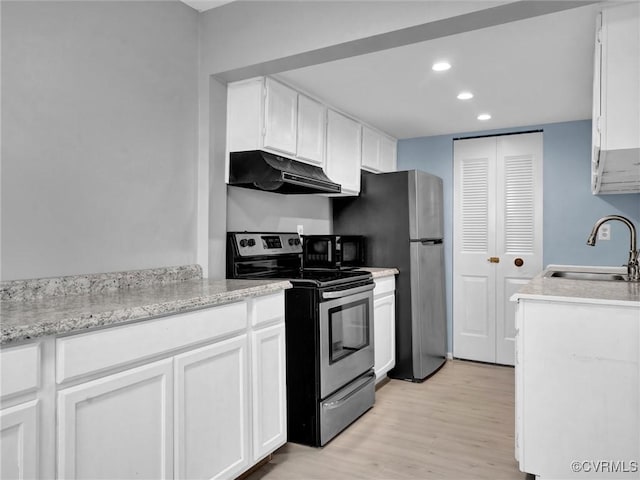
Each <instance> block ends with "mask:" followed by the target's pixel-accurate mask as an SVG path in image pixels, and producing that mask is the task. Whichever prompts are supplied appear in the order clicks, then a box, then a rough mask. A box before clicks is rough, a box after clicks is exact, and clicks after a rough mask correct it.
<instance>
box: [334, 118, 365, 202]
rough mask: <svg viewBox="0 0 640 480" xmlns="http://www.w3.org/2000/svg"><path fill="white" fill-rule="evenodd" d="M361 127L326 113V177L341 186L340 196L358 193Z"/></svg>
mask: <svg viewBox="0 0 640 480" xmlns="http://www.w3.org/2000/svg"><path fill="white" fill-rule="evenodd" d="M361 135H362V126H361V125H360V124H359V123H358V122H356V121H355V120H352V119H350V118H348V117H345V116H344V115H342V114H340V113H338V112H335V111H333V110H329V111H328V113H327V160H326V162H327V169H326V171H327V176H328V177H329V178H330V179H331V180H333V181H334V182H336V183H339V184H340V185H342V194H346V195H357V194H358V193H359V192H360V159H361V146H362V143H361V142H362V140H361V138H362V137H361Z"/></svg>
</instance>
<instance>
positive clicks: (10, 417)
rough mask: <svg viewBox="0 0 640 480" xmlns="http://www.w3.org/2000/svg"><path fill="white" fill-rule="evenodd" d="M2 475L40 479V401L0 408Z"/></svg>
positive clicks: (0, 475) (0, 472)
mask: <svg viewBox="0 0 640 480" xmlns="http://www.w3.org/2000/svg"><path fill="white" fill-rule="evenodd" d="M0 458H1V461H0V478H3V479H10V478H21V479H22V478H25V479H26V478H38V477H39V474H38V467H39V456H38V401H37V400H33V401H30V402H25V403H22V404H20V405H16V406H14V407H10V408H5V409H2V410H0Z"/></svg>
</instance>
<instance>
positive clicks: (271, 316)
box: [251, 292, 284, 327]
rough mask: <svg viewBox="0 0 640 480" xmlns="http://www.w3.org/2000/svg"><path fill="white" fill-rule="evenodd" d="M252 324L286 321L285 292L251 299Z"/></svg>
mask: <svg viewBox="0 0 640 480" xmlns="http://www.w3.org/2000/svg"><path fill="white" fill-rule="evenodd" d="M251 312H252V314H251V325H252V326H254V327H255V326H256V325H266V324H268V323H278V322H283V321H284V292H278V293H275V294H273V295H265V296H264V297H257V298H254V299H253V300H251Z"/></svg>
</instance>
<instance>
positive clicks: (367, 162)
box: [362, 126, 381, 172]
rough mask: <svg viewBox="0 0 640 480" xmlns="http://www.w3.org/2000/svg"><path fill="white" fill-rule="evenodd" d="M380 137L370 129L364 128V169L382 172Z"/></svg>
mask: <svg viewBox="0 0 640 480" xmlns="http://www.w3.org/2000/svg"><path fill="white" fill-rule="evenodd" d="M380 140H381V138H380V135H379V134H378V133H377V132H375V131H374V130H371V129H370V128H369V127H365V126H363V127H362V168H363V169H364V170H369V171H371V172H379V171H380Z"/></svg>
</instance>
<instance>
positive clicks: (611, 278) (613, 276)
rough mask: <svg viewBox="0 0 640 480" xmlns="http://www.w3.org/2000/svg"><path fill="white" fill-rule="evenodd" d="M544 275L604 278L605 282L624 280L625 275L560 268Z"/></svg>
mask: <svg viewBox="0 0 640 480" xmlns="http://www.w3.org/2000/svg"><path fill="white" fill-rule="evenodd" d="M545 277H550V278H566V279H568V280H604V281H607V282H612V281H613V282H625V281H626V280H627V277H626V276H625V275H621V274H619V273H605V272H566V271H562V270H557V271H552V272H547V274H546V275H545Z"/></svg>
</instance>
